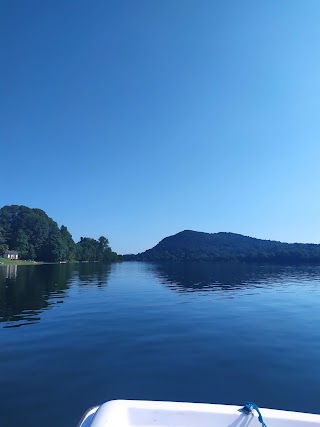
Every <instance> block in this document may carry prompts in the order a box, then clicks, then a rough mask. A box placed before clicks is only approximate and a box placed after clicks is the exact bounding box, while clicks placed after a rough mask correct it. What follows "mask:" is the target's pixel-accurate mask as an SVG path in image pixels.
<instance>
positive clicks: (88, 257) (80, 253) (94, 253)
mask: <svg viewBox="0 0 320 427" xmlns="http://www.w3.org/2000/svg"><path fill="white" fill-rule="evenodd" d="M76 259H77V260H79V261H100V262H113V261H118V255H117V254H116V253H115V252H112V250H111V248H110V246H109V241H108V239H107V238H106V237H104V236H101V237H99V239H98V240H95V239H92V238H90V237H81V238H80V242H78V243H77V244H76Z"/></svg>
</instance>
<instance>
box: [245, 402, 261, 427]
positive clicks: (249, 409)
mask: <svg viewBox="0 0 320 427" xmlns="http://www.w3.org/2000/svg"><path fill="white" fill-rule="evenodd" d="M243 409H244V410H245V411H246V412H247V413H248V414H251V412H252V411H253V410H254V409H255V410H256V411H257V413H258V420H259V421H260V423H261V424H262V427H267V425H266V424H265V422H264V421H263V418H262V415H261V412H260V409H259V407H258V405H256V404H255V403H253V402H246V403H245V404H244V407H243Z"/></svg>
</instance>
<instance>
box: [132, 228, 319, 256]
mask: <svg viewBox="0 0 320 427" xmlns="http://www.w3.org/2000/svg"><path fill="white" fill-rule="evenodd" d="M124 259H127V260H142V261H158V260H177V261H183V260H198V261H231V260H232V261H275V262H303V261H308V262H320V245H315V244H303V243H281V242H276V241H272V240H261V239H255V238H253V237H247V236H242V235H241V234H234V233H213V234H210V233H202V232H198V231H191V230H185V231H181V232H180V233H178V234H175V235H174V236H170V237H166V238H165V239H163V240H162V241H161V242H160V243H158V244H157V245H156V246H154V247H153V248H152V249H149V250H147V251H145V252H143V253H141V254H138V255H125V256H124Z"/></svg>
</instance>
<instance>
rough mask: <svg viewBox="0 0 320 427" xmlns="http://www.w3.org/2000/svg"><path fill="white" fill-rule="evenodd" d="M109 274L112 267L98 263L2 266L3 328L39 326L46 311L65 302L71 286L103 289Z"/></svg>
mask: <svg viewBox="0 0 320 427" xmlns="http://www.w3.org/2000/svg"><path fill="white" fill-rule="evenodd" d="M109 273H110V266H109V265H103V264H98V263H80V264H55V265H54V264H53V265H28V266H21V265H19V266H17V265H9V266H3V267H1V268H0V322H5V323H4V328H12V327H19V326H24V325H28V324H32V323H37V322H39V321H40V319H41V313H42V312H43V311H44V310H47V309H49V308H51V307H52V306H55V305H57V304H62V303H63V302H64V300H65V298H67V297H68V295H69V288H70V287H71V286H73V285H74V286H79V289H80V290H81V289H85V288H87V289H88V287H89V286H96V287H98V288H104V287H105V286H106V284H107V281H108V277H109Z"/></svg>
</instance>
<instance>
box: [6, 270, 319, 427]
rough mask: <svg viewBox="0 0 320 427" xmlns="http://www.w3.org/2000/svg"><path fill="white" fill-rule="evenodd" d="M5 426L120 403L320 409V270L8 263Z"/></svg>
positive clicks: (48, 422)
mask: <svg viewBox="0 0 320 427" xmlns="http://www.w3.org/2000/svg"><path fill="white" fill-rule="evenodd" d="M0 321H1V323H0V425H1V426H3V427H17V426H20V425H23V426H24V427H29V426H30V427H31V426H32V427H38V426H46V427H57V426H59V427H74V426H75V425H76V423H77V422H78V420H79V418H80V417H81V415H82V413H83V412H84V411H85V410H86V409H87V408H88V407H90V406H93V405H95V404H99V403H101V402H103V401H106V400H110V399H117V398H125V399H159V400H177V401H178V400H180V401H194V402H214V403H230V404H239V405H240V404H242V403H243V402H244V401H246V400H253V401H256V402H257V403H258V404H259V405H261V406H266V407H272V408H279V409H289V410H298V411H308V412H315V413H320V399H319V396H320V267H318V266H295V267H292V266H271V265H247V264H218V265H212V264H197V263H194V264H192V263H191V264H179V263H178V264H165V265H164V264H151V263H128V262H124V263H119V264H113V265H111V266H103V265H100V264H95V263H93V264H75V265H42V266H18V267H10V268H9V267H4V266H0Z"/></svg>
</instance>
